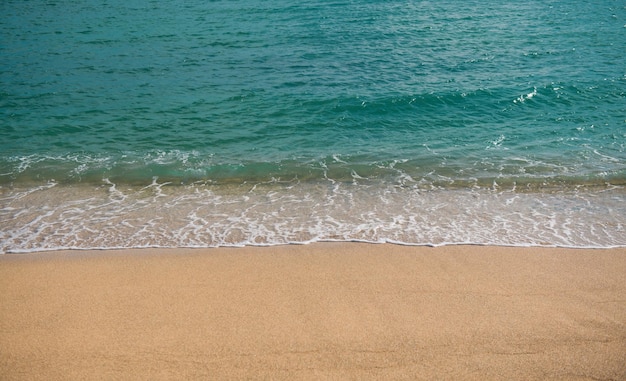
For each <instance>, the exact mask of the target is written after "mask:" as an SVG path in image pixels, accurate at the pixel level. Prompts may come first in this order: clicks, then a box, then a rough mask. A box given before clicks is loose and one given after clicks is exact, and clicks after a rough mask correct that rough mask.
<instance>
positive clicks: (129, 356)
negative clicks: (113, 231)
mask: <svg viewBox="0 0 626 381" xmlns="http://www.w3.org/2000/svg"><path fill="white" fill-rule="evenodd" d="M0 294H1V295H2V302H1V303H0V378H1V379H3V380H79V379H80V380H90V379H132V380H155V379H203V380H204V379H206V380H229V379H284V380H293V379H354V380H356V379H380V380H403V379H405V380H624V379H626V249H624V248H621V249H607V250H587V249H548V248H503V247H484V246H446V247H440V248H431V247H407V246H398V245H372V244H360V243H321V244H311V245H304V246H295V245H294V246H274V247H254V248H236V249H233V248H221V249H175V250H169V249H158V250H157V249H145V250H126V251H124V250H119V251H115V250H112V251H94V252H89V251H81V252H79V251H66V252H46V253H34V254H7V255H2V256H0Z"/></svg>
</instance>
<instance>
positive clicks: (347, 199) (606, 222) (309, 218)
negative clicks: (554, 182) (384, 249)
mask: <svg viewBox="0 0 626 381" xmlns="http://www.w3.org/2000/svg"><path fill="white" fill-rule="evenodd" d="M2 191H3V195H2V198H1V199H0V202H1V205H0V221H1V222H0V242H1V245H2V246H1V247H0V250H1V251H2V252H5V253H6V252H29V251H41V250H53V249H93V248H98V249H102V248H141V247H216V246H244V245H280V244H295V243H298V244H305V243H310V242H317V241H363V242H376V243H380V242H392V243H397V244H405V245H431V246H439V245H446V244H492V245H507V246H566V247H615V246H626V202H625V201H626V190H625V189H624V188H622V187H618V186H607V187H604V188H601V189H582V188H579V189H574V190H567V191H554V192H549V193H541V192H520V191H517V190H515V189H513V188H511V187H507V188H506V189H505V188H504V187H497V186H494V187H493V188H492V189H485V188H477V187H474V188H463V189H436V188H435V189H423V188H419V187H417V186H416V185H415V184H413V185H411V184H410V183H409V182H407V183H406V184H405V186H397V184H393V185H392V184H389V185H384V184H371V183H369V184H365V182H364V183H363V184H359V183H351V182H339V181H321V182H317V183H306V184H302V183H299V182H294V183H293V184H289V185H288V186H286V185H285V184H279V183H262V184H241V185H238V186H213V185H205V184H196V185H189V186H171V185H168V184H165V183H162V182H158V180H157V179H155V180H154V182H153V183H152V184H150V185H149V186H145V187H130V186H122V185H117V184H114V183H112V182H110V181H105V182H104V184H103V186H99V187H89V186H72V187H66V186H58V185H56V184H49V185H46V186H42V187H37V188H32V189H22V190H19V189H14V190H8V189H3V190H2Z"/></svg>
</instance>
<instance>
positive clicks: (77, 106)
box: [0, 0, 626, 252]
mask: <svg viewBox="0 0 626 381" xmlns="http://www.w3.org/2000/svg"><path fill="white" fill-rule="evenodd" d="M0 57H1V59H0V252H28V251H38V250H50V249H58V248H77V249H86V248H119V247H210V246H241V245H274V244H285V243H307V242H313V241H366V242H395V243H402V244H416V245H424V244H425V245H442V244H458V243H472V244H500V245H518V246H529V245H530V246H533V245H538V246H571V247H613V246H626V152H625V146H626V6H624V4H623V2H620V1H611V0H599V1H594V2H583V1H558V0H554V1H549V0H548V1H538V0H529V1H524V2H512V1H496V0H486V1H478V0H476V1H474V0H470V1H453V0H443V1H417V0H415V1H406V0H405V1H393V0H391V1H382V0H362V1H309V2H306V3H302V4H297V3H294V2H288V1H282V0H277V1H258V0H247V1H237V0H232V1H226V0H224V1H200V0H189V1H182V2H164V1H140V0H124V1H118V0H110V1H95V0H85V1H80V2H76V1H68V0H57V1H37V2H35V1H17V0H15V1H11V0H5V1H2V2H1V3H0Z"/></svg>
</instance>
